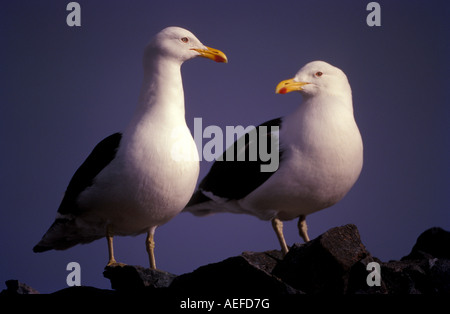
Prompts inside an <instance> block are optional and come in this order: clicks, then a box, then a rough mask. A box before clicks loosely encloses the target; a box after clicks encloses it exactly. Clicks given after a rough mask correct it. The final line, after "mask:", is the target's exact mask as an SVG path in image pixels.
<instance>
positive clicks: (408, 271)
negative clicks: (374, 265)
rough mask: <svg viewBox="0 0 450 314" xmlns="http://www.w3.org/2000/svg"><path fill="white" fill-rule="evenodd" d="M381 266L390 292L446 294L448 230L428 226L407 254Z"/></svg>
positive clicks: (448, 289) (449, 276)
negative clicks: (398, 259)
mask: <svg viewBox="0 0 450 314" xmlns="http://www.w3.org/2000/svg"><path fill="white" fill-rule="evenodd" d="M381 265H382V267H381V271H382V276H383V280H384V282H385V283H386V286H387V287H388V290H389V293H391V294H450V232H448V231H445V230H444V229H442V228H437V227H434V228H430V229H428V230H426V231H424V232H423V233H422V234H421V235H420V236H419V237H418V238H417V241H416V244H415V245H414V246H413V248H412V250H411V252H410V253H409V254H408V255H407V256H404V257H403V258H402V259H401V260H400V261H390V262H387V263H382V264H381Z"/></svg>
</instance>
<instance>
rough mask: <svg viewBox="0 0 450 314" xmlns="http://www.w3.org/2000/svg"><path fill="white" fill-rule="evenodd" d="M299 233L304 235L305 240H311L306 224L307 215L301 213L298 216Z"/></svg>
mask: <svg viewBox="0 0 450 314" xmlns="http://www.w3.org/2000/svg"><path fill="white" fill-rule="evenodd" d="M298 233H299V234H300V236H301V237H302V239H303V241H305V242H309V236H308V226H307V225H306V216H305V215H300V217H299V218H298Z"/></svg>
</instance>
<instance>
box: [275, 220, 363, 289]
mask: <svg viewBox="0 0 450 314" xmlns="http://www.w3.org/2000/svg"><path fill="white" fill-rule="evenodd" d="M368 256H370V253H369V252H368V251H367V250H366V248H365V247H364V245H363V244H362V243H361V239H360V236H359V232H358V229H357V228H356V226H355V225H351V224H350V225H345V226H343V227H337V228H333V229H330V230H328V231H327V232H325V233H324V234H322V235H321V236H319V237H317V238H316V239H314V240H311V241H310V242H308V243H306V244H294V246H293V247H292V248H291V249H290V250H289V253H288V254H287V255H286V257H285V258H284V260H283V261H281V262H280V263H278V265H277V266H276V267H275V269H274V270H273V274H274V275H276V276H277V277H279V278H280V279H281V280H283V281H284V282H286V283H287V284H289V285H291V286H292V287H294V288H296V289H299V290H301V291H304V292H306V293H313V294H315V293H338V294H343V293H346V292H347V285H348V281H349V273H350V270H351V269H352V267H353V266H354V265H355V264H356V263H358V262H359V261H361V260H363V259H364V258H366V257H368ZM366 277H367V272H366V274H365V276H364V281H363V282H366V281H365V280H366Z"/></svg>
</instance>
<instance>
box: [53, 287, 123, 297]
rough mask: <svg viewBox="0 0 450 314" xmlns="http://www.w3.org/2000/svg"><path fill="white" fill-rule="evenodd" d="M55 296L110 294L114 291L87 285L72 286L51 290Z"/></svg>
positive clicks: (113, 293)
mask: <svg viewBox="0 0 450 314" xmlns="http://www.w3.org/2000/svg"><path fill="white" fill-rule="evenodd" d="M52 295H55V296H58V297H60V296H69V297H91V296H110V295H115V291H112V290H107V289H99V288H94V287H87V286H73V287H68V288H64V289H61V290H58V291H56V292H53V293H52Z"/></svg>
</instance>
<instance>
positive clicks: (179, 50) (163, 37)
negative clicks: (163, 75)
mask: <svg viewBox="0 0 450 314" xmlns="http://www.w3.org/2000/svg"><path fill="white" fill-rule="evenodd" d="M156 56H159V57H164V58H166V59H171V60H174V61H176V62H179V63H180V64H181V63H183V62H184V61H187V60H190V59H192V58H195V57H198V56H200V57H204V58H208V59H211V60H214V61H216V62H224V63H226V62H227V61H228V60H227V57H226V55H225V54H224V53H223V52H222V51H220V50H217V49H214V48H210V47H207V46H205V45H203V44H202V43H201V42H200V40H199V39H198V38H197V37H196V36H195V35H194V34H192V33H191V32H190V31H188V30H187V29H184V28H181V27H175V26H172V27H167V28H165V29H163V30H162V31H160V32H159V33H158V34H156V35H155V37H154V38H153V39H152V40H151V41H150V43H149V44H148V45H147V47H146V49H145V54H144V62H146V61H147V60H148V59H151V58H154V57H156Z"/></svg>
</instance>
